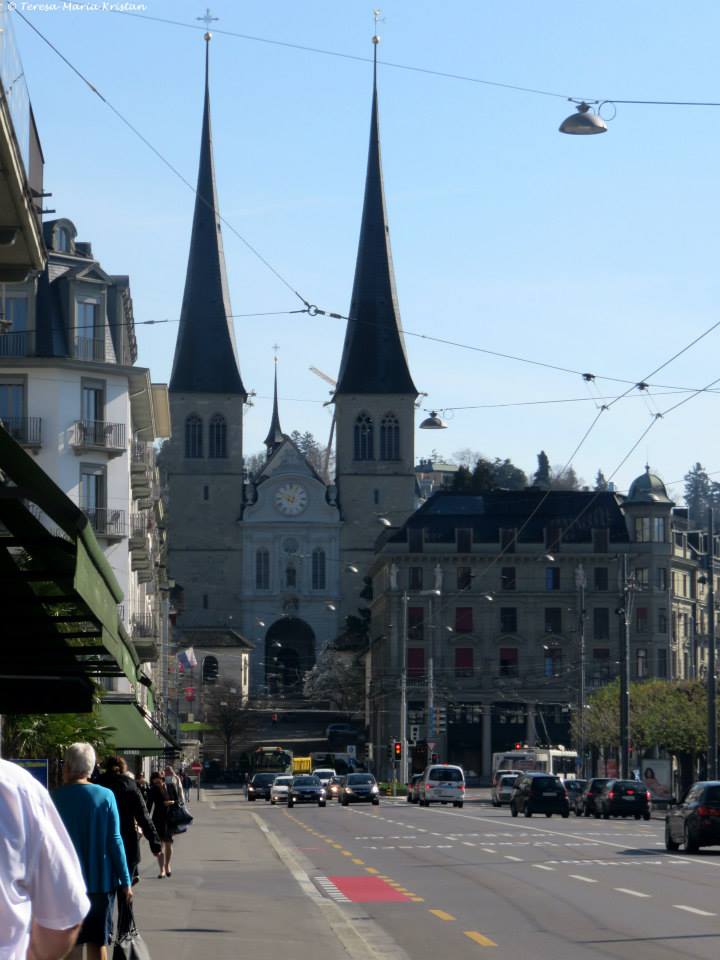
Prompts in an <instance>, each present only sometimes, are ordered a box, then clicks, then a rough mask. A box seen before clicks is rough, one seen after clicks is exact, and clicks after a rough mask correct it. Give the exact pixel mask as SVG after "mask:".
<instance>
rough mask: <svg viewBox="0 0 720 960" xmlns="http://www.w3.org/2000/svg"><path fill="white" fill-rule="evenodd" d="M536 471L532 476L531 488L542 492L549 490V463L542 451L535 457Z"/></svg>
mask: <svg viewBox="0 0 720 960" xmlns="http://www.w3.org/2000/svg"><path fill="white" fill-rule="evenodd" d="M537 461H538V465H537V470H536V471H535V473H534V475H533V486H534V487H540V488H541V489H542V490H549V489H550V461H549V460H548V457H547V454H546V453H545V451H544V450H541V451H540V453H539V454H538V455H537Z"/></svg>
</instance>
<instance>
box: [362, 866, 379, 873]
mask: <svg viewBox="0 0 720 960" xmlns="http://www.w3.org/2000/svg"><path fill="white" fill-rule="evenodd" d="M365 869H366V870H367V872H368V873H380V871H379V870H377V869H376V868H375V867H365Z"/></svg>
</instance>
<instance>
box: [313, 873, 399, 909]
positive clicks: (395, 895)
mask: <svg viewBox="0 0 720 960" xmlns="http://www.w3.org/2000/svg"><path fill="white" fill-rule="evenodd" d="M328 880H330V881H331V882H332V883H334V884H335V886H336V887H337V888H338V890H339V891H340V892H341V893H342V894H344V896H346V897H347V898H348V900H352V902H353V903H380V902H388V903H389V902H391V901H395V902H397V901H409V900H410V897H408V896H407V894H404V893H400V892H399V891H398V890H395V889H394V888H393V887H391V886H390V884H389V883H387V882H386V881H385V880H380V879H379V878H378V877H328Z"/></svg>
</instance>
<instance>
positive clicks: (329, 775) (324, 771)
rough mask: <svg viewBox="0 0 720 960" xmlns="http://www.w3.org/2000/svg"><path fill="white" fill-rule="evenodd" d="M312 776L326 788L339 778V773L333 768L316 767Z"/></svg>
mask: <svg viewBox="0 0 720 960" xmlns="http://www.w3.org/2000/svg"><path fill="white" fill-rule="evenodd" d="M312 775H313V776H314V777H317V778H318V780H320V782H321V783H322V785H323V786H324V787H326V786H327V785H328V783H330V781H331V780H332V779H333V778H334V777H336V776H337V773H336V772H335V770H333V768H332V767H316V768H315V769H314V770H313V772H312Z"/></svg>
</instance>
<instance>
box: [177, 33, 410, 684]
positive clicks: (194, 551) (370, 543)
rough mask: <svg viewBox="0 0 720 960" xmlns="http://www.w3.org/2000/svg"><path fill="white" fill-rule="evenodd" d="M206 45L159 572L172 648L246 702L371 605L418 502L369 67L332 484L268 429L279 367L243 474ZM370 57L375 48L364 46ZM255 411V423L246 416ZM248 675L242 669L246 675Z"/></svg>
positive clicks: (295, 678) (308, 666)
mask: <svg viewBox="0 0 720 960" xmlns="http://www.w3.org/2000/svg"><path fill="white" fill-rule="evenodd" d="M210 39H211V35H210V34H206V35H205V41H206V49H205V101H204V110H203V119H202V134H201V143H200V162H199V170H198V181H197V192H196V197H195V212H194V218H193V224H192V231H191V236H190V250H189V256H188V265H187V274H186V279H185V291H184V296H183V302H182V309H181V315H180V324H179V329H178V336H177V342H176V344H175V356H174V362H173V368H172V375H171V379H170V387H169V396H170V412H171V418H172V439H171V440H169V441H168V442H167V443H166V444H165V446H164V448H163V450H162V454H161V463H162V468H163V476H164V482H165V490H166V496H167V505H168V569H169V573H170V576H171V577H172V578H173V580H174V581H175V582H176V584H177V589H178V591H179V592H181V593H182V611H181V613H180V615H179V617H178V620H177V628H178V638H179V642H180V643H181V644H182V645H183V646H192V647H193V648H194V650H195V654H196V657H197V659H198V666H199V670H200V673H201V678H202V679H215V678H219V679H227V680H230V681H231V682H237V683H238V684H242V689H243V690H244V691H248V692H249V693H250V695H251V696H254V697H264V696H266V697H277V696H279V697H287V698H290V697H298V696H301V695H302V688H303V680H304V678H305V677H306V676H307V674H308V672H309V671H310V670H312V668H313V666H314V664H315V662H316V661H317V659H318V657H319V656H320V654H321V653H322V651H323V650H324V648H325V647H326V646H327V645H328V644H329V643H331V642H332V641H333V640H334V639H335V638H336V637H337V636H338V635H339V634H340V633H341V632H342V631H343V630H344V629H345V624H346V617H347V616H357V615H358V610H359V609H361V608H367V606H368V588H367V580H366V577H367V573H368V570H369V567H370V564H371V562H372V560H373V558H374V555H375V544H376V541H377V538H378V536H379V535H380V534H381V533H382V531H383V527H384V526H385V527H387V526H388V524H390V525H392V526H393V527H398V526H400V525H401V524H402V523H403V522H404V521H405V520H406V519H407V518H408V517H409V516H410V514H411V513H413V511H414V510H415V507H416V505H417V495H416V478H415V470H414V417H415V403H416V400H417V397H418V391H417V389H416V388H415V385H414V383H413V379H412V376H411V374H410V369H409V365H408V359H407V354H406V350H405V344H404V341H403V336H402V332H401V329H400V315H399V308H398V300H397V292H396V286H395V276H394V271H393V263H392V253H391V247H390V236H389V228H388V221H387V211H386V204H385V195H384V185H383V175H382V164H381V151H380V135H379V118H378V94H377V57H376V56H375V58H374V64H373V85H372V106H371V122H370V138H369V149H368V162H367V173H366V180H365V194H364V202H363V212H362V220H361V225H360V236H359V242H358V251H357V261H356V267H355V279H354V284H353V289H352V295H351V300H350V310H349V317H350V319H349V320H348V322H347V329H346V334H345V343H344V348H343V353H342V357H341V359H340V365H339V373H338V378H337V386H336V389H335V393H334V397H333V403H334V405H335V423H336V476H335V480H334V482H330V483H328V482H326V480H325V479H323V478H322V477H321V476H320V475H319V474H318V473H317V471H316V470H315V469H314V468H313V466H312V465H311V464H310V463H309V462H308V460H307V459H306V458H305V456H303V454H302V453H301V452H300V450H299V449H298V448H297V446H296V445H295V444H294V443H293V441H292V440H291V439H290V438H289V437H288V436H286V435H285V434H284V433H283V431H282V429H281V425H280V423H281V417H280V410H279V406H278V396H277V366H276V370H275V392H274V403H273V413H272V421H271V423H270V426H269V431H268V435H267V438H266V441H265V444H266V451H267V456H266V462H265V464H264V466H263V467H262V469H261V470H260V471H259V472H257V473H256V475H255V476H252V477H249V476H248V475H247V473H246V471H245V469H244V459H243V458H244V450H243V417H244V415H246V412H247V410H246V404H247V399H248V395H247V392H246V390H245V387H244V385H243V379H242V375H241V372H240V363H239V359H238V353H237V346H236V342H235V336H234V332H233V323H232V310H231V306H230V299H229V293H228V282H227V274H226V267H225V258H224V253H223V242H222V233H221V224H220V219H219V209H220V208H219V199H218V193H217V187H216V183H215V170H214V160H213V145H212V130H211V122H210V83H209V59H210ZM373 43H374V44H375V46H374V50H375V52H377V43H378V38H377V37H374V38H373ZM247 415H250V416H251V415H252V412H247ZM248 663H249V666H248Z"/></svg>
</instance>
